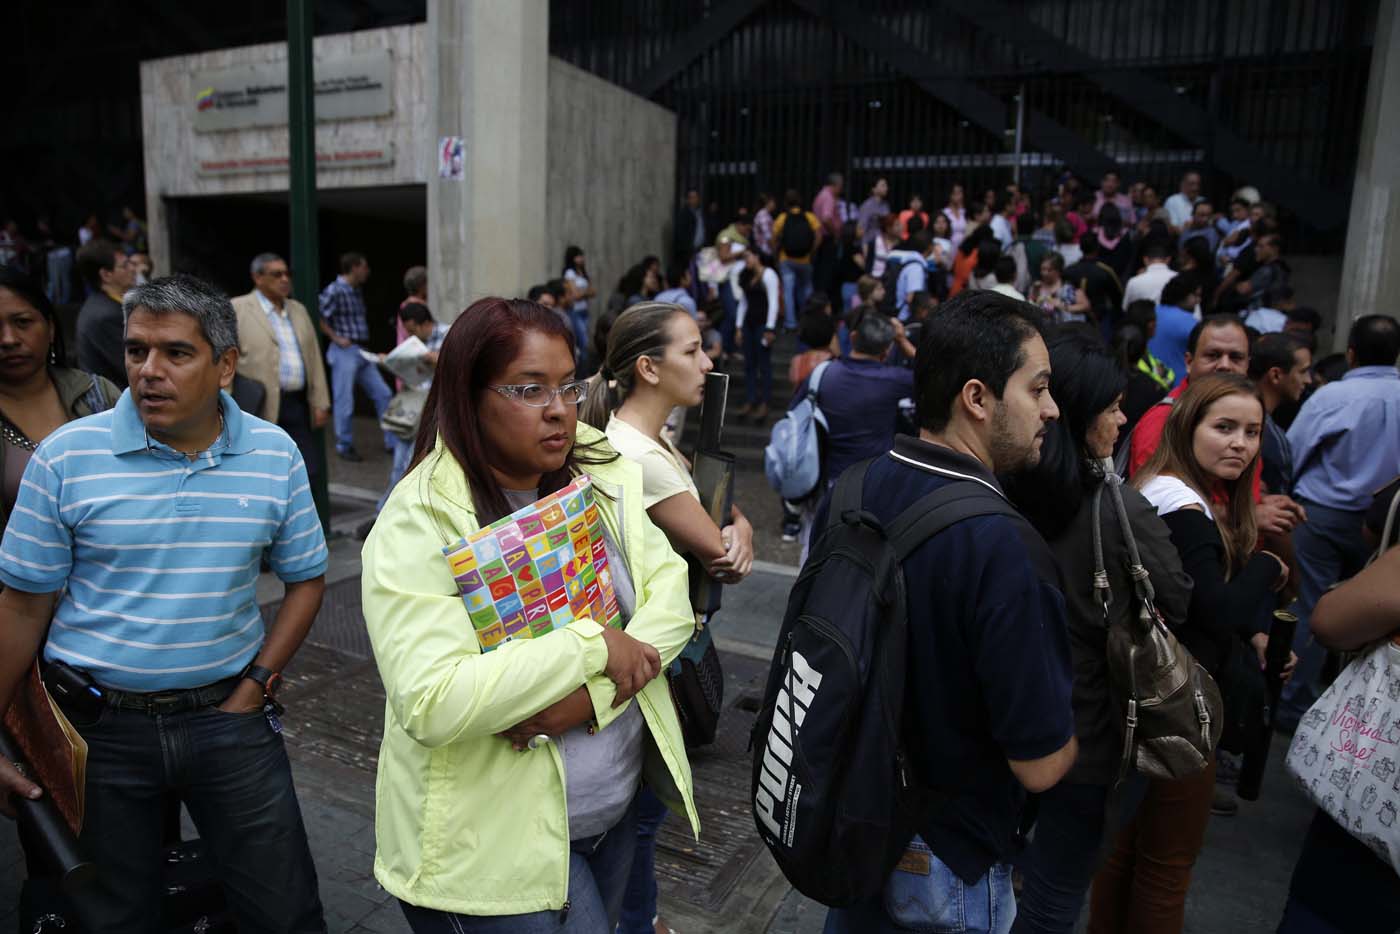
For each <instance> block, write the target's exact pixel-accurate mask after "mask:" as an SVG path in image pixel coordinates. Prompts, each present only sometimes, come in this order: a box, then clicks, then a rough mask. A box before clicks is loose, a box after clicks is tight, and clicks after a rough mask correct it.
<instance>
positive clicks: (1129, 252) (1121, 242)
mask: <svg viewBox="0 0 1400 934" xmlns="http://www.w3.org/2000/svg"><path fill="white" fill-rule="evenodd" d="M1095 236H1097V237H1098V241H1099V262H1101V263H1103V264H1104V265H1105V266H1107V267H1108V268H1110V269H1112V270H1113V271H1114V273H1115V274H1116V275H1117V276H1118V281H1119V282H1127V281H1128V277H1129V276H1130V275H1132V272H1133V265H1134V260H1135V259H1136V255H1135V254H1136V251H1135V250H1134V249H1133V238H1132V237H1130V236H1128V226H1127V224H1125V223H1124V221H1123V214H1122V212H1120V211H1119V210H1118V205H1116V204H1114V203H1113V202H1112V201H1105V202H1104V205H1103V207H1101V208H1100V209H1099V229H1098V230H1097V231H1096V233H1095Z"/></svg>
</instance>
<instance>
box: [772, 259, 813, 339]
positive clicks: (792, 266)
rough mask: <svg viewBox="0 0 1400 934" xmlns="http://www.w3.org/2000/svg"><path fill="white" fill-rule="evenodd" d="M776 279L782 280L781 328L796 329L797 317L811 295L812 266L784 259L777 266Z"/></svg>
mask: <svg viewBox="0 0 1400 934" xmlns="http://www.w3.org/2000/svg"><path fill="white" fill-rule="evenodd" d="M778 277H779V278H781V279H782V280H783V304H784V305H786V306H787V307H786V310H785V311H784V312H783V326H784V327H788V328H796V327H797V315H798V313H799V312H800V311H801V310H802V306H803V305H805V304H806V303H807V297H808V296H809V295H811V294H812V264H811V263H794V262H793V261H792V260H790V259H785V260H783V261H782V262H781V263H779V264H778Z"/></svg>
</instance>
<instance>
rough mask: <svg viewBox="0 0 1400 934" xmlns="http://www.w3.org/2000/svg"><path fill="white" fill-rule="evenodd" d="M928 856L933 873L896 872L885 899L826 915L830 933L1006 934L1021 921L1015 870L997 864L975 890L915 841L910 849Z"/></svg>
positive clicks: (889, 882)
mask: <svg viewBox="0 0 1400 934" xmlns="http://www.w3.org/2000/svg"><path fill="white" fill-rule="evenodd" d="M909 847H910V849H911V850H914V851H916V852H917V853H918V854H919V855H920V856H925V855H926V856H927V857H928V863H929V867H928V868H929V871H928V873H927V874H926V875H925V874H921V873H914V872H906V871H904V870H902V869H896V870H895V871H894V872H892V873H890V879H889V881H888V882H886V883H885V892H884V897H883V898H873V899H870V900H869V901H867V902H865V903H864V904H861V905H857V906H855V907H853V908H833V909H831V910H830V911H829V912H827V915H826V927H824V928H823V929H822V930H823V931H824V932H825V934H897V932H901V931H947V932H966V934H1007V932H1008V931H1010V930H1011V922H1012V921H1013V920H1014V919H1015V917H1016V896H1015V895H1014V894H1012V891H1011V867H1010V866H1009V865H1007V864H1005V863H997V864H995V865H993V866H992V868H991V869H989V870H987V874H986V875H985V876H983V877H982V878H981V879H978V880H977V882H976V883H975V884H973V885H968V884H967V883H966V882H964V881H963V880H962V879H959V878H958V877H957V876H956V875H955V874H954V873H953V870H951V869H949V868H948V867H947V866H946V865H944V863H943V862H942V860H940V859H939V858H938V857H937V856H934V855H933V853H931V852H930V851H929V849H928V847H927V846H925V845H924V842H923V841H922V840H920V839H919V838H918V837H915V838H914V839H913V841H912V842H911V843H910V844H909Z"/></svg>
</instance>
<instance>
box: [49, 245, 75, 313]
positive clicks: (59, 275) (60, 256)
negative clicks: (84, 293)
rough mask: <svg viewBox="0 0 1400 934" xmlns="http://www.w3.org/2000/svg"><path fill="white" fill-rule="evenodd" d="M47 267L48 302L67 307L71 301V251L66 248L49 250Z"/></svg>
mask: <svg viewBox="0 0 1400 934" xmlns="http://www.w3.org/2000/svg"><path fill="white" fill-rule="evenodd" d="M47 267H48V268H47V272H48V288H47V289H46V290H45V291H46V292H47V294H48V296H49V301H51V302H53V303H54V304H55V305H67V304H68V303H69V302H71V301H72V300H73V251H72V250H70V249H69V248H68V247H66V246H61V247H55V248H54V249H52V250H50V251H49V255H48V260H47Z"/></svg>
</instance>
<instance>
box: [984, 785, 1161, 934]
mask: <svg viewBox="0 0 1400 934" xmlns="http://www.w3.org/2000/svg"><path fill="white" fill-rule="evenodd" d="M1146 790H1147V780H1146V779H1145V778H1143V777H1142V776H1140V775H1138V774H1137V773H1133V774H1131V775H1130V776H1129V777H1128V779H1127V780H1126V781H1125V783H1124V789H1123V791H1122V792H1121V793H1120V795H1119V798H1118V802H1117V804H1116V806H1115V809H1114V810H1115V813H1114V814H1112V815H1110V814H1109V813H1108V811H1107V808H1108V805H1109V787H1108V786H1107V785H1078V784H1071V783H1069V782H1060V783H1059V784H1058V785H1056V786H1055V787H1054V788H1051V789H1050V790H1049V791H1047V792H1045V793H1044V794H1042V795H1041V796H1040V805H1039V812H1038V815H1037V817H1036V822H1035V833H1034V836H1033V837H1032V838H1031V842H1030V843H1029V844H1028V845H1027V846H1026V849H1025V850H1023V851H1022V853H1021V855H1020V856H1019V857H1018V858H1017V860H1016V868H1017V869H1019V870H1021V876H1022V880H1023V884H1022V886H1021V897H1020V898H1019V899H1017V901H1016V924H1015V925H1014V926H1013V927H1012V928H1011V930H1012V931H1013V932H1014V934H1031V932H1035V934H1042V932H1046V934H1048V932H1062V934H1069V932H1071V931H1073V930H1074V927H1075V925H1076V924H1077V923H1078V921H1079V914H1080V911H1081V910H1082V909H1083V907H1084V896H1085V895H1086V894H1087V893H1088V891H1089V883H1091V882H1093V880H1094V872H1095V870H1097V869H1098V867H1099V861H1100V858H1101V857H1102V855H1103V850H1104V829H1105V825H1106V823H1107V821H1109V820H1113V821H1114V824H1115V826H1114V828H1113V829H1114V830H1115V831H1116V830H1117V828H1118V827H1121V826H1122V824H1124V823H1126V822H1127V820H1128V819H1129V818H1131V817H1132V815H1133V812H1134V811H1135V810H1136V809H1137V805H1138V802H1139V801H1140V800H1141V798H1142V795H1143V793H1144V792H1145V791H1146Z"/></svg>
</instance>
